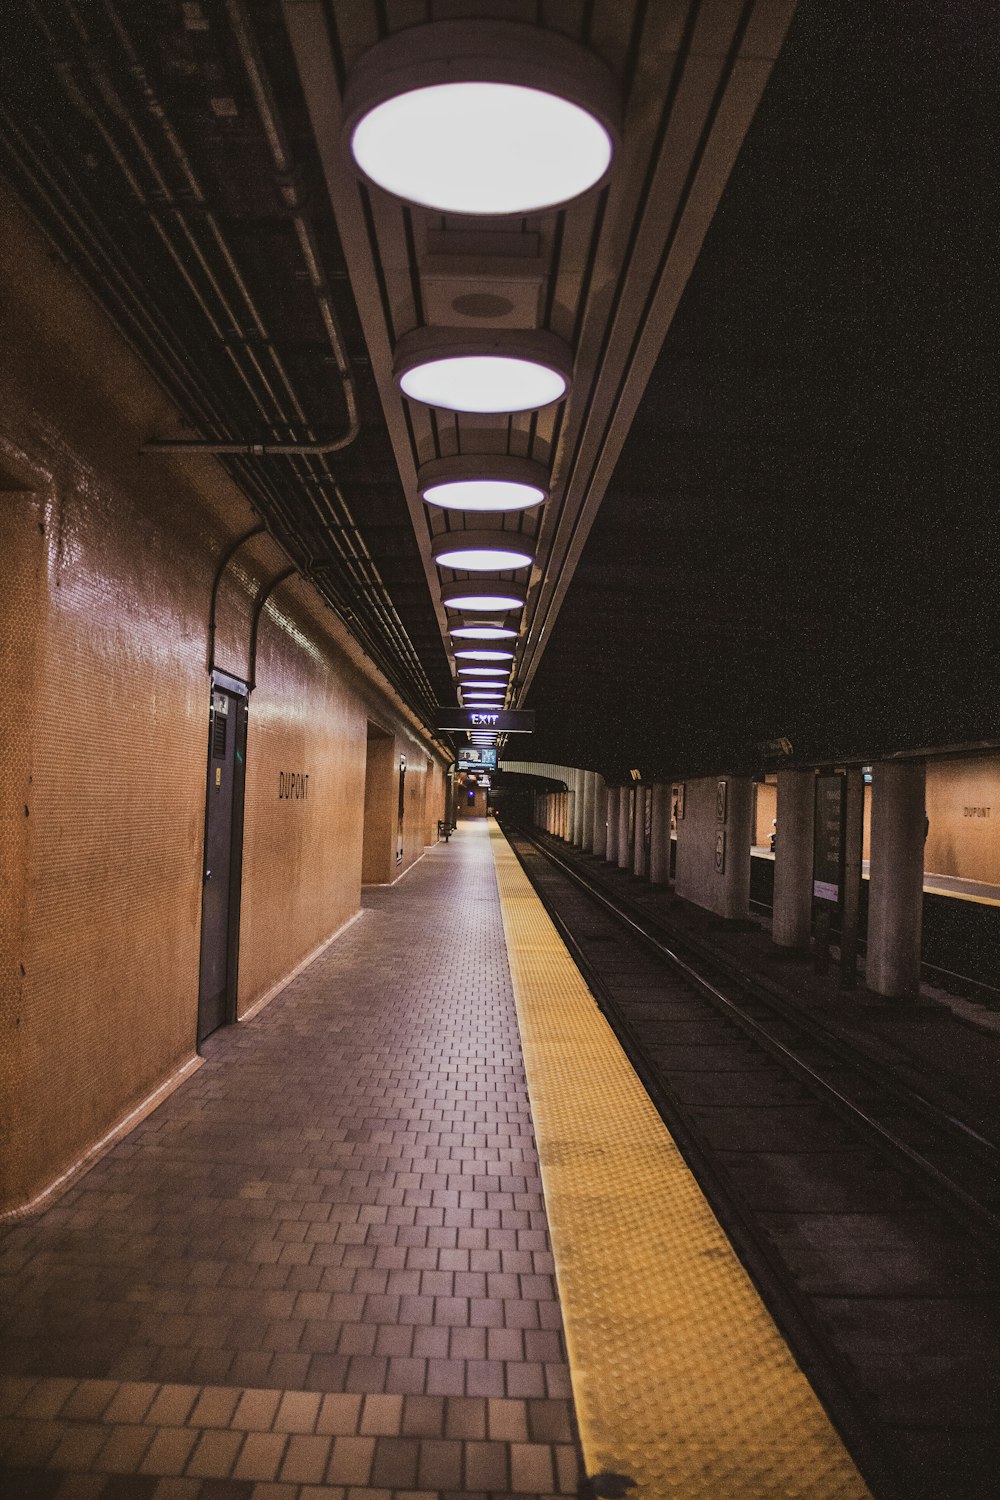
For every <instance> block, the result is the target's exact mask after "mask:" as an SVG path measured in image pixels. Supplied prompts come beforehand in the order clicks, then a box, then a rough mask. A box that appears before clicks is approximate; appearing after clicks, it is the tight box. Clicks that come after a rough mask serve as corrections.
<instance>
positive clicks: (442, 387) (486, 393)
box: [393, 328, 573, 414]
mask: <svg viewBox="0 0 1000 1500" xmlns="http://www.w3.org/2000/svg"><path fill="white" fill-rule="evenodd" d="M572 367H573V356H572V352H571V350H570V348H569V345H568V344H566V343H564V341H563V340H562V339H560V338H557V337H556V335H555V334H554V333H548V332H546V331H545V330H544V329H532V328H516V329H504V330H502V331H497V330H495V329H487V330H484V331H483V332H482V333H479V332H476V331H473V330H470V329H467V328H414V329H412V330H411V331H410V332H409V333H406V334H404V335H403V337H402V338H401V339H400V340H399V342H398V343H397V345H396V353H395V359H394V362H393V374H394V376H395V379H396V383H397V384H398V386H399V388H400V390H401V391H402V392H403V395H404V396H409V397H410V399H411V400H413V401H420V402H422V403H423V405H425V406H435V407H443V408H444V409H445V410H446V411H457V412H478V413H481V414H482V413H504V412H520V411H537V410H538V409H539V408H541V407H543V406H549V405H551V403H552V402H553V401H561V400H562V398H563V397H564V396H565V395H566V394H567V393H568V391H569V387H570V374H571V371H572Z"/></svg>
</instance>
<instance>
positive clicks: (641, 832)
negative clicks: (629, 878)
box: [632, 786, 649, 877]
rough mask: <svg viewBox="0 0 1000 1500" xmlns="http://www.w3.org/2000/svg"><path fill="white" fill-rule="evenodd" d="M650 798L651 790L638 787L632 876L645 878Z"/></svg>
mask: <svg viewBox="0 0 1000 1500" xmlns="http://www.w3.org/2000/svg"><path fill="white" fill-rule="evenodd" d="M648 796H649V788H648V787H646V786H637V787H636V789H635V840H634V843H633V845H632V874H633V875H638V876H640V877H645V874H646V798H647V797H648Z"/></svg>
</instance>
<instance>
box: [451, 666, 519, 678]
mask: <svg viewBox="0 0 1000 1500" xmlns="http://www.w3.org/2000/svg"><path fill="white" fill-rule="evenodd" d="M458 675H459V677H502V678H503V679H504V680H505V681H506V679H507V678H508V677H509V676H510V668H509V667H459V669H458Z"/></svg>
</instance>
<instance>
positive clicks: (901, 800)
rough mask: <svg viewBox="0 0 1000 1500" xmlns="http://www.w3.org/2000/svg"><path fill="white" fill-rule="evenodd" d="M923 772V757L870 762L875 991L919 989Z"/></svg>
mask: <svg viewBox="0 0 1000 1500" xmlns="http://www.w3.org/2000/svg"><path fill="white" fill-rule="evenodd" d="M925 777H926V769H925V766H924V762H923V761H899V762H896V761H892V762H882V763H880V764H877V765H875V766H873V767H872V834H871V865H870V867H869V875H870V880H869V886H868V958H867V962H866V965H865V982H866V984H867V985H868V988H869V989H870V990H874V991H875V992H876V994H879V995H899V996H914V995H917V994H918V993H919V990H920V936H921V925H922V921H923V910H924V831H925V827H926V824H925V821H924V787H925ZM778 827H779V837H780V827H781V825H780V823H779V825H778Z"/></svg>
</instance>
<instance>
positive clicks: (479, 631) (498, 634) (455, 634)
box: [448, 625, 517, 641]
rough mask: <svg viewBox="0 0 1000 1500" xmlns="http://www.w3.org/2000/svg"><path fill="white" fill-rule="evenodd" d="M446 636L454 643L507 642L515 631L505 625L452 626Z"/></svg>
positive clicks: (515, 635) (514, 637)
mask: <svg viewBox="0 0 1000 1500" xmlns="http://www.w3.org/2000/svg"><path fill="white" fill-rule="evenodd" d="M448 634H449V635H450V636H451V637H452V638H453V639H454V640H456V641H509V640H516V639H517V631H516V630H511V629H510V627H509V626H507V625H457V626H456V625H453V626H452V627H451V629H450V630H449V632H448Z"/></svg>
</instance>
